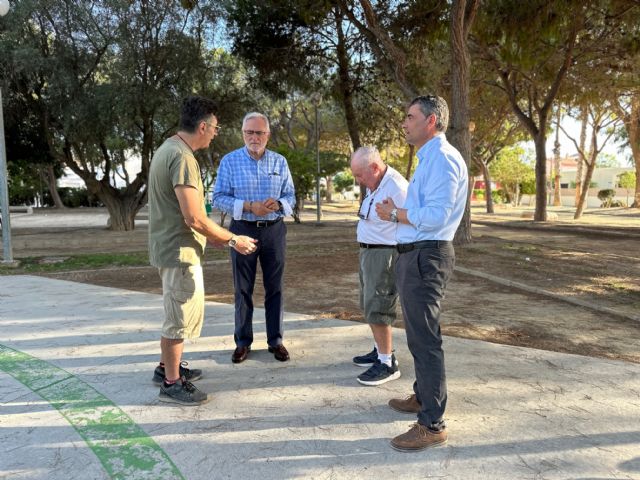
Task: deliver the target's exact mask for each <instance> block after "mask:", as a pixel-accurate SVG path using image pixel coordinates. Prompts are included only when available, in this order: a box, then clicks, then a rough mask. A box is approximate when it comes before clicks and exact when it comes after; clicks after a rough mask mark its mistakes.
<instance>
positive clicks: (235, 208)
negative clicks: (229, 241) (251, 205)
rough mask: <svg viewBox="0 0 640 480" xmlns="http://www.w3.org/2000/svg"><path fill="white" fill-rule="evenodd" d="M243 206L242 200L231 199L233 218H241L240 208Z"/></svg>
mask: <svg viewBox="0 0 640 480" xmlns="http://www.w3.org/2000/svg"><path fill="white" fill-rule="evenodd" d="M243 208H244V200H234V201H233V219H234V220H242V209H243Z"/></svg>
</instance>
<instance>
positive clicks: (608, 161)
mask: <svg viewBox="0 0 640 480" xmlns="http://www.w3.org/2000/svg"><path fill="white" fill-rule="evenodd" d="M596 166H597V167H600V168H608V167H619V166H620V161H619V160H618V157H616V156H615V155H612V154H610V153H601V154H600V155H598V158H597V160H596Z"/></svg>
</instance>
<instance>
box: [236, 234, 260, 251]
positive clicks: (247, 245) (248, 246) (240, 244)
mask: <svg viewBox="0 0 640 480" xmlns="http://www.w3.org/2000/svg"><path fill="white" fill-rule="evenodd" d="M235 239H236V244H235V245H234V247H233V249H234V250H235V251H236V252H238V253H241V254H242V255H249V254H250V253H253V252H255V251H256V248H258V246H257V245H256V244H257V243H258V241H257V240H256V239H255V238H251V237H247V236H246V235H237V236H236V237H235Z"/></svg>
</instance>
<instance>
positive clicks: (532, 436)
mask: <svg viewBox="0 0 640 480" xmlns="http://www.w3.org/2000/svg"><path fill="white" fill-rule="evenodd" d="M161 316H162V303H161V298H160V297H159V296H156V295H150V294H143V293H137V292H132V291H126V290H117V289H108V288H104V287H97V286H92V285H85V284H75V283H70V282H63V281H58V280H50V279H45V278H39V277H29V276H9V277H6V276H5V277H0V331H1V332H2V336H1V339H0V413H1V415H0V441H1V442H2V443H1V444H2V448H1V449H0V478H11V479H47V480H57V479H60V480H62V479H65V480H66V479H82V480H89V479H107V478H123V479H139V478H148V479H169V478H186V479H225V478H233V479H239V478H252V479H253V478H258V479H271V478H278V479H280V478H284V479H289V478H317V479H342V478H348V479H350V480H353V479H361V478H372V479H380V480H383V479H394V480H396V479H417V478H451V479H485V478H486V479H587V478H588V479H604V478H616V479H619V478H632V479H640V365H637V364H631V363H624V362H614V361H606V360H600V359H593V358H587V357H580V356H574V355H565V354H558V353H553V352H545V351H539V350H532V349H526V348H517V347H509V346H503V345H494V344H489V343H483V342H478V341H470V340H461V339H455V338H446V340H445V349H446V354H447V365H448V375H449V394H450V400H449V408H448V412H447V414H448V425H449V430H450V438H449V443H448V444H447V445H446V446H442V447H437V448H434V449H431V450H426V451H423V452H419V453H410V454H409V453H400V452H396V451H394V450H393V449H391V448H390V447H389V443H388V440H389V439H390V438H391V437H393V436H394V435H396V434H398V433H402V432H404V431H405V430H406V429H407V428H408V427H409V425H410V424H411V422H413V421H414V418H415V417H413V416H411V415H403V414H400V413H397V412H394V411H392V410H390V409H389V408H388V407H387V405H386V403H387V401H388V399H389V398H391V397H393V396H403V395H405V394H408V393H409V392H410V388H411V383H412V380H413V375H412V369H411V367H410V366H411V357H410V355H409V353H408V351H407V348H406V343H405V341H404V331H402V330H398V331H395V332H394V340H395V342H396V349H397V356H398V359H399V361H400V368H401V371H402V373H403V376H402V378H400V379H399V380H396V381H393V382H390V383H387V384H385V385H383V386H381V387H363V386H360V385H359V384H358V383H357V382H356V381H355V377H356V375H357V374H359V373H360V372H361V371H362V369H360V368H358V367H356V366H354V365H352V364H351V362H350V359H351V356H352V355H353V354H357V353H363V352H365V351H368V350H369V348H370V346H371V341H370V334H369V329H368V327H367V326H366V325H362V324H356V323H351V322H347V321H338V320H316V319H314V318H313V317H309V316H304V315H297V314H287V315H286V318H285V322H286V329H287V331H286V338H285V341H286V345H287V347H288V348H289V350H290V352H291V354H292V360H291V361H290V362H288V363H284V364H282V363H279V362H277V361H275V360H274V359H273V357H272V355H270V354H269V353H267V351H266V342H265V339H264V325H263V321H262V318H263V312H262V311H257V312H256V317H257V321H256V322H255V330H256V341H255V342H254V345H253V347H254V351H253V352H252V356H251V357H250V359H249V360H248V361H247V362H245V363H243V364H241V365H233V364H232V363H231V361H230V355H231V352H232V349H233V347H234V345H233V337H232V330H233V320H232V319H233V317H232V307H231V306H229V305H221V304H215V303H208V304H207V313H206V324H205V328H204V330H203V336H202V338H201V339H199V340H198V341H197V342H195V343H191V344H188V345H187V346H186V355H185V356H186V359H187V360H189V361H190V362H191V364H192V365H193V366H196V367H198V368H202V369H203V370H204V374H205V377H204V378H203V379H202V380H200V381H198V385H199V386H200V387H201V388H202V389H204V390H206V391H210V392H213V400H212V401H211V402H210V403H208V404H206V405H203V406H201V407H181V406H173V405H168V404H162V403H159V402H158V400H157V395H158V388H157V387H155V386H154V385H153V384H152V383H151V375H152V372H153V369H154V367H155V365H156V362H157V358H158V338H157V337H158V328H159V324H160V318H161Z"/></svg>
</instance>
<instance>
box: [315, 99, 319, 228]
mask: <svg viewBox="0 0 640 480" xmlns="http://www.w3.org/2000/svg"><path fill="white" fill-rule="evenodd" d="M315 108H316V163H317V165H318V174H317V175H316V222H317V223H320V129H319V127H318V103H317V102H316V103H315Z"/></svg>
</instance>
